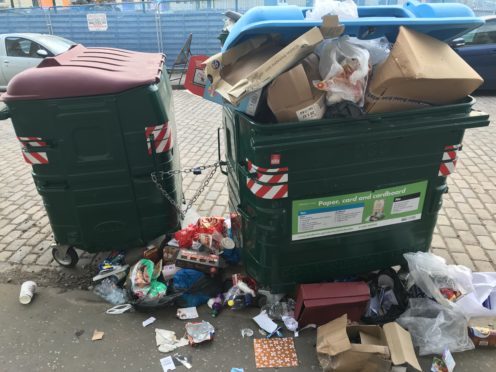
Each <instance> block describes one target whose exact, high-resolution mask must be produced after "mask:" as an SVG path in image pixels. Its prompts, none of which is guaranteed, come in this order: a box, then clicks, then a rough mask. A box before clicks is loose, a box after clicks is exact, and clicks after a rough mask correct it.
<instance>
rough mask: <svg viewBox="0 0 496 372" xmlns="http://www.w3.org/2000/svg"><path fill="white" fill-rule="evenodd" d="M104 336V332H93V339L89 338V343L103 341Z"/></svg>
mask: <svg viewBox="0 0 496 372" xmlns="http://www.w3.org/2000/svg"><path fill="white" fill-rule="evenodd" d="M104 335H105V332H102V331H98V330H96V329H95V330H94V331H93V337H91V341H97V340H103V336H104Z"/></svg>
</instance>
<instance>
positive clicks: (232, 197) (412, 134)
mask: <svg viewBox="0 0 496 372" xmlns="http://www.w3.org/2000/svg"><path fill="white" fill-rule="evenodd" d="M474 102H475V101H474V99H472V98H471V97H468V98H466V99H465V100H464V101H463V102H461V103H457V104H452V105H447V106H442V107H432V108H424V109H419V110H410V111H403V112H395V113H383V114H371V115H368V116H364V117H363V118H360V119H332V120H317V121H308V122H295V123H280V124H263V123H257V122H254V121H253V119H251V118H250V117H248V116H246V115H244V114H243V113H240V112H238V111H235V110H234V108H233V107H232V106H225V107H224V110H223V123H224V128H225V129H224V131H225V145H226V159H227V163H228V188H229V203H230V208H231V210H232V211H236V213H234V214H233V217H234V218H233V219H232V231H233V238H234V239H235V241H236V243H237V244H238V246H240V247H242V257H243V261H244V263H245V266H246V271H247V273H248V274H249V275H251V276H252V277H253V278H255V279H256V280H257V282H258V283H259V284H261V285H262V286H267V287H269V288H270V289H271V291H272V292H273V293H281V292H286V293H287V291H290V290H291V289H293V288H294V285H295V284H298V283H310V282H319V281H325V280H329V279H333V278H336V277H342V276H348V275H351V274H358V273H365V272H370V271H372V270H377V269H382V268H386V267H390V266H394V265H399V264H404V263H405V262H404V260H403V253H405V252H411V251H427V250H428V249H429V246H430V244H431V239H432V234H433V230H434V227H435V225H436V220H437V214H438V212H439V210H440V208H441V204H442V196H443V194H444V193H446V192H447V191H448V187H447V185H446V178H447V175H448V174H449V173H450V172H452V171H453V170H454V166H455V165H456V159H457V154H458V153H459V151H460V150H461V143H462V140H463V135H464V132H465V129H467V128H475V127H482V126H487V125H488V124H489V121H488V115H487V114H485V113H482V112H478V111H475V110H472V105H473V104H474Z"/></svg>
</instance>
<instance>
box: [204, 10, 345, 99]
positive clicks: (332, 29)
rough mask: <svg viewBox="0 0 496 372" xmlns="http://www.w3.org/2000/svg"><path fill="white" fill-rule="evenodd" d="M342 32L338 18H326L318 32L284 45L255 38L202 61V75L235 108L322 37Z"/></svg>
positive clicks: (271, 37)
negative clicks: (204, 74)
mask: <svg viewBox="0 0 496 372" xmlns="http://www.w3.org/2000/svg"><path fill="white" fill-rule="evenodd" d="M343 29H344V28H343V26H342V25H339V19H338V17H336V16H327V17H324V19H323V24H322V27H321V28H320V29H319V28H317V27H314V28H312V29H311V30H309V31H308V32H306V33H304V34H303V35H301V36H300V37H299V38H297V39H296V40H294V41H293V42H292V43H290V44H288V45H287V46H282V45H281V44H280V42H279V37H278V36H277V34H272V35H259V36H255V37H253V38H250V39H249V40H246V41H245V42H243V43H241V44H239V45H236V46H235V47H233V48H231V49H229V50H228V51H226V52H224V53H218V54H216V55H214V56H212V57H210V58H209V59H208V60H206V61H205V73H206V74H207V77H208V79H209V80H210V81H211V82H212V88H213V89H215V90H216V92H217V93H218V94H220V95H221V96H222V97H224V98H225V99H227V100H228V101H229V102H231V103H232V104H234V105H237V104H238V103H239V102H240V101H241V100H242V99H243V98H244V97H245V96H246V95H247V94H249V93H251V92H255V91H257V90H259V89H261V88H263V87H264V86H266V85H267V84H269V83H270V82H271V81H272V80H273V79H275V78H276V77H277V76H279V75H280V74H281V73H283V72H284V71H286V70H288V69H289V68H291V67H293V66H294V65H295V64H296V63H297V62H298V61H300V60H301V59H303V58H305V57H306V56H307V55H308V54H310V53H311V52H312V51H313V50H314V48H315V46H316V45H317V44H318V43H320V42H321V41H322V40H323V35H325V36H326V37H335V36H338V35H340V34H341V33H342V32H343Z"/></svg>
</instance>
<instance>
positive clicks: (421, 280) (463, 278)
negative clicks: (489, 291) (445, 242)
mask: <svg viewBox="0 0 496 372" xmlns="http://www.w3.org/2000/svg"><path fill="white" fill-rule="evenodd" d="M403 256H404V257H405V259H406V261H407V262H408V268H409V270H410V276H411V278H412V279H413V281H414V283H415V284H416V285H417V287H419V288H420V289H421V290H422V291H424V293H425V294H426V295H427V296H429V297H432V298H434V299H435V300H436V301H437V302H439V303H440V304H442V305H445V306H448V307H454V306H455V302H456V301H457V300H458V299H459V298H461V297H462V296H464V295H466V294H468V293H471V292H473V290H474V287H473V285H472V272H471V271H470V269H469V268H468V267H465V266H461V265H447V264H446V260H445V259H444V258H442V257H439V256H436V255H434V254H432V253H425V252H415V253H405V254H404V255H403ZM446 289H449V290H453V291H456V292H459V293H458V295H457V296H456V298H453V299H451V300H450V299H448V298H446V297H445V295H443V292H445V293H446Z"/></svg>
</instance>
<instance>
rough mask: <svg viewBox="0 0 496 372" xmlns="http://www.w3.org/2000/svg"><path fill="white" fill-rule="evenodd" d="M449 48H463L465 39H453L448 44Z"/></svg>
mask: <svg viewBox="0 0 496 372" xmlns="http://www.w3.org/2000/svg"><path fill="white" fill-rule="evenodd" d="M450 46H451V47H452V48H460V47H462V46H465V39H464V38H463V37H459V38H456V39H453V40H452V41H451V43H450Z"/></svg>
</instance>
